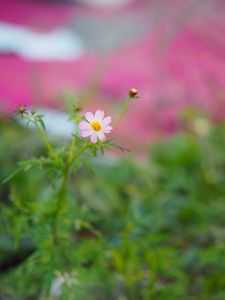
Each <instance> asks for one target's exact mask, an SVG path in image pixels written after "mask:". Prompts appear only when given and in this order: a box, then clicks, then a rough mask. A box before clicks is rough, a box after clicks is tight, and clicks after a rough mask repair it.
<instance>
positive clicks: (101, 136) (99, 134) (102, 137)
mask: <svg viewBox="0 0 225 300" xmlns="http://www.w3.org/2000/svg"><path fill="white" fill-rule="evenodd" d="M97 136H98V138H99V139H100V140H101V141H102V142H104V141H105V140H106V137H105V135H104V133H103V131H98V132H97Z"/></svg>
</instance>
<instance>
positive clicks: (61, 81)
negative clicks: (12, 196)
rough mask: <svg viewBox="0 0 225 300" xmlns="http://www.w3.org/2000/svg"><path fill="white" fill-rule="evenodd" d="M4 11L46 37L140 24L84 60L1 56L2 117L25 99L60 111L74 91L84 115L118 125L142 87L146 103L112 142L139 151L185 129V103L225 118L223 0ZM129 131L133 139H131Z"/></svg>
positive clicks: (35, 5) (12, 6)
mask: <svg viewBox="0 0 225 300" xmlns="http://www.w3.org/2000/svg"><path fill="white" fill-rule="evenodd" d="M0 7H1V9H0V22H7V23H10V24H17V25H23V26H26V27H28V28H30V29H31V30H33V31H41V32H49V31H51V30H53V29H56V28H60V27H63V26H65V24H66V25H68V26H69V25H70V24H72V22H73V20H82V19H84V20H85V19H87V20H92V19H97V20H98V22H100V24H101V22H103V23H104V22H106V20H111V21H112V20H113V22H115V24H116V22H121V19H122V20H124V19H127V20H128V21H127V22H128V25H129V26H130V24H133V23H134V22H137V23H136V24H137V27H138V26H139V25H140V24H141V26H139V30H138V31H137V32H136V31H135V30H134V33H133V34H132V31H131V33H130V32H129V30H128V33H129V34H130V35H129V37H128V38H127V40H126V39H125V38H124V36H123V35H121V37H120V41H119V43H118V45H117V46H116V47H114V48H112V49H101V47H99V48H97V49H91V48H88V47H86V48H85V50H84V51H83V53H82V55H80V56H79V57H78V58H76V59H71V60H67V61H60V60H58V61H57V60H49V61H48V60H38V61H35V60H29V59H24V58H21V57H20V56H19V55H17V54H16V53H11V52H7V51H4V52H0V101H1V102H0V104H1V111H2V112H7V113H10V112H11V111H12V110H13V109H14V105H17V104H18V102H19V101H20V102H22V103H27V104H28V105H39V106H48V107H62V94H63V92H67V91H69V92H72V93H78V94H79V95H82V97H81V99H84V100H83V102H84V105H83V107H84V110H85V111H95V110H96V109H98V108H101V109H103V110H104V111H105V113H106V115H112V120H113V119H114V118H113V116H116V115H117V114H118V111H119V110H120V105H119V104H120V103H122V102H124V101H126V99H127V95H126V88H127V87H128V88H136V89H137V90H138V94H139V96H140V97H141V98H140V99H137V100H132V103H131V105H130V106H129V109H128V112H127V114H126V117H125V118H124V119H123V120H122V121H121V123H120V126H118V127H117V128H116V129H115V130H114V131H113V132H112V137H113V136H115V135H117V136H119V139H120V140H121V141H123V143H125V145H124V146H128V147H129V146H131V145H132V148H134V147H135V148H136V150H137V151H141V152H142V151H146V144H147V143H149V142H151V141H153V140H154V139H156V138H159V137H164V136H167V135H168V134H169V135H170V134H173V133H175V132H177V131H179V130H180V128H181V123H182V122H181V121H182V120H181V119H182V115H183V111H184V108H185V107H187V106H188V107H195V108H196V109H197V110H198V111H200V112H201V113H202V114H204V115H205V116H207V117H208V118H209V119H210V120H212V121H214V122H223V121H224V119H225V113H224V111H225V110H224V108H225V38H224V36H225V3H224V2H223V1H220V0H216V1H200V0H199V1H185V3H181V1H160V3H159V1H156V0H155V1H131V2H130V4H127V5H126V6H123V7H122V8H116V9H112V10H107V9H105V8H104V9H103V8H102V9H99V8H98V9H97V8H96V9H95V8H93V7H88V6H84V5H81V4H78V3H54V4H53V3H51V2H38V1H25V0H23V1H16V0H9V1H1V4H0ZM132 20H133V22H132ZM138 20H139V21H140V22H139V23H140V24H139V23H138ZM129 22H130V23H129ZM104 24H105V23H104ZM113 24H114V23H113ZM129 26H128V27H129ZM74 28H75V29H74V30H75V31H76V26H75V27H74ZM134 28H135V27H134ZM121 31H123V28H121ZM109 35H110V32H109ZM124 35H126V32H125V33H124ZM24 47H26V45H24ZM78 98H79V97H78ZM121 106H122V104H121ZM113 121H114V120H113ZM125 124H126V125H125ZM127 127H128V128H129V132H130V133H132V134H130V135H127V132H128V130H127ZM134 143H135V145H134Z"/></svg>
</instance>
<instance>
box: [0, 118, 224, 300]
mask: <svg viewBox="0 0 225 300" xmlns="http://www.w3.org/2000/svg"><path fill="white" fill-rule="evenodd" d="M13 124H14V125H16V126H17V128H16V129H15V128H14V126H13ZM13 124H11V123H10V124H8V125H7V124H6V123H2V124H1V131H2V134H1V148H0V149H1V150H0V164H1V173H0V180H1V181H3V180H4V179H5V178H6V177H7V176H8V175H9V174H10V172H12V171H13V170H15V169H16V168H15V166H16V163H17V161H19V160H25V159H27V157H37V156H42V155H44V153H45V150H43V148H42V142H41V140H39V139H36V137H34V136H33V133H32V132H31V131H29V130H28V129H25V128H22V127H19V125H18V124H16V123H13ZM18 132H19V135H18ZM21 137H22V138H21ZM26 145H27V146H26ZM28 145H29V146H28ZM25 146H26V147H25ZM224 146H225V133H224V128H222V126H217V127H213V128H211V131H210V134H209V135H207V136H200V137H197V136H196V135H194V134H191V133H183V134H180V135H179V136H176V137H174V138H171V139H168V140H164V141H160V142H157V143H156V144H154V145H153V146H151V147H150V151H149V159H148V160H147V162H145V163H140V162H137V160H134V159H133V157H132V156H131V155H130V154H129V156H126V158H124V157H123V158H120V159H113V158H111V157H110V156H109V157H107V158H105V159H104V160H103V162H102V161H101V163H98V160H97V162H96V160H94V161H93V163H94V165H93V171H94V172H95V173H96V174H95V175H94V174H92V172H91V171H90V170H89V169H88V168H87V167H86V166H83V167H82V168H80V169H79V166H80V165H81V164H82V163H83V161H85V160H86V161H88V159H92V156H88V155H87V156H81V157H80V160H78V163H77V165H76V167H74V171H75V172H73V173H71V174H69V182H68V190H67V198H66V201H65V202H64V204H63V208H62V209H61V211H60V215H59V216H58V218H57V224H56V230H57V232H58V238H57V239H56V240H54V239H53V237H52V229H51V226H50V224H51V223H52V221H53V220H54V218H55V215H54V212H55V210H56V207H55V206H56V195H57V192H58V187H59V185H60V179H58V181H57V180H56V181H55V182H54V183H53V182H52V177H51V170H49V169H47V170H46V169H45V172H46V176H43V170H42V168H43V166H42V165H41V164H35V162H34V163H33V164H30V165H27V167H26V168H25V170H24V169H23V171H22V172H20V173H19V174H17V175H16V176H14V177H13V178H12V179H11V180H10V181H9V182H7V183H5V184H1V185H0V195H1V211H0V214H1V232H0V267H1V268H0V269H1V271H0V297H1V296H2V297H3V296H5V297H6V296H11V297H13V299H16V300H24V299H55V298H56V296H57V292H56V290H54V288H53V283H56V282H57V281H59V280H61V287H60V291H58V299H62V300H64V299H65V300H66V299H68V300H70V299H71V300H73V299H75V300H77V299H81V300H96V299H99V300H104V299H108V300H109V299H112V300H114V299H119V300H126V299H127V300H128V299H133V300H136V299H143V300H151V299H152V300H164V299H167V300H170V299H171V300H173V299H179V300H189V299H190V300H192V299H200V300H209V299H210V300H211V299H212V300H213V299H215V300H223V299H225V248H224V243H225V217H224V216H225V151H224V150H225V148H224ZM59 155H60V154H59ZM101 155H102V154H101V152H100V153H99V156H101ZM43 157H44V156H43ZM33 160H34V159H33ZM30 161H32V159H31V160H30ZM43 162H44V158H43ZM86 165H87V164H86ZM76 169H77V170H76ZM49 183H52V186H50V185H49ZM54 293H55V295H54Z"/></svg>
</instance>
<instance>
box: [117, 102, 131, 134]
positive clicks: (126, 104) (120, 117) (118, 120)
mask: <svg viewBox="0 0 225 300" xmlns="http://www.w3.org/2000/svg"><path fill="white" fill-rule="evenodd" d="M130 99H131V96H129V98H128V100H127V102H126V104H125V106H124V108H123V111H122V113H121V115H120V117H119V119H118V120H117V121H116V123H115V124H114V125H113V128H115V127H116V125H117V124H118V123H119V121H120V120H121V118H122V116H123V114H124V113H125V110H126V108H127V105H128V103H129V102H130Z"/></svg>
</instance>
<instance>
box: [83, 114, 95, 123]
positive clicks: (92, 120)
mask: <svg viewBox="0 0 225 300" xmlns="http://www.w3.org/2000/svg"><path fill="white" fill-rule="evenodd" d="M84 115H85V118H86V119H87V120H88V122H89V123H92V122H94V120H95V117H94V115H93V113H91V112H89V111H88V112H86V113H85V114H84Z"/></svg>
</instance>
